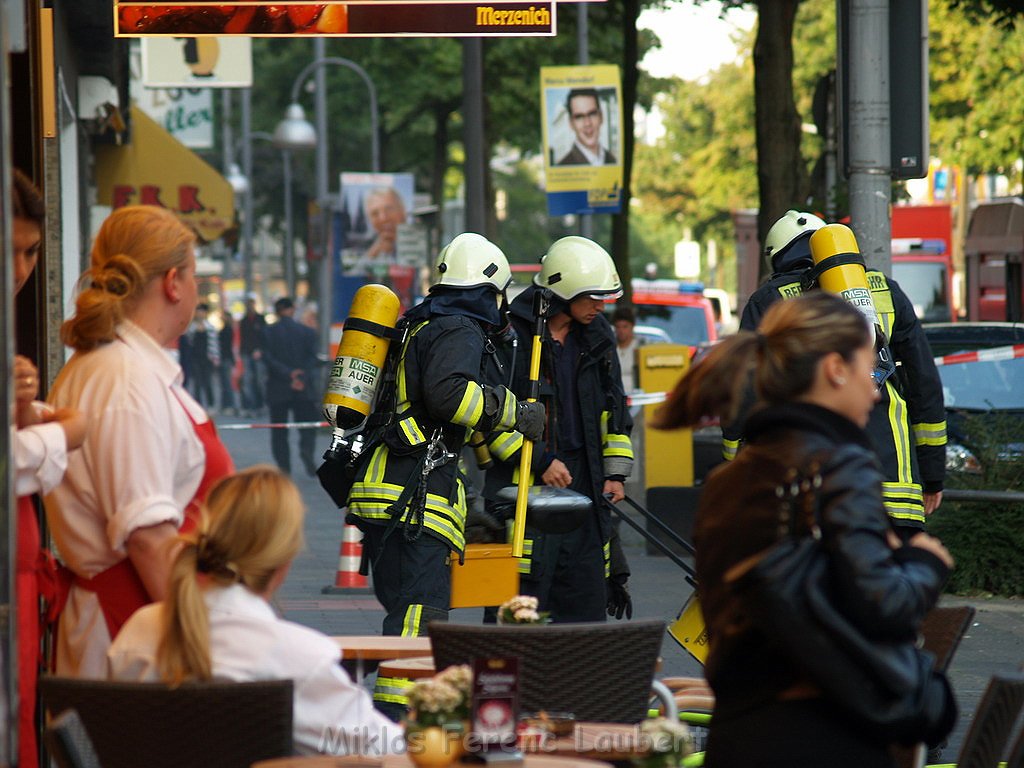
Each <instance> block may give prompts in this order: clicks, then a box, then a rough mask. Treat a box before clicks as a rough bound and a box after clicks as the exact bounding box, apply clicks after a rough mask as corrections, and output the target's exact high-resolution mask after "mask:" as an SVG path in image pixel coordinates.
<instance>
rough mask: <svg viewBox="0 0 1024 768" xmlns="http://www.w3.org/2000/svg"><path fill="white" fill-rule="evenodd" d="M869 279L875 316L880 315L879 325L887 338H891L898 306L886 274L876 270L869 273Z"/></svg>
mask: <svg viewBox="0 0 1024 768" xmlns="http://www.w3.org/2000/svg"><path fill="white" fill-rule="evenodd" d="M867 279H868V288H869V289H870V290H871V303H872V304H874V305H875V314H876V315H878V324H879V325H880V326H881V327H882V331H883V332H884V333H885V335H886V337H889V336H891V335H892V328H893V325H894V324H895V322H896V306H895V305H894V304H893V301H892V291H890V290H889V283H888V281H887V280H886V279H885V275H884V274H882V273H881V272H876V271H874V270H872V271H869V272H868V273H867Z"/></svg>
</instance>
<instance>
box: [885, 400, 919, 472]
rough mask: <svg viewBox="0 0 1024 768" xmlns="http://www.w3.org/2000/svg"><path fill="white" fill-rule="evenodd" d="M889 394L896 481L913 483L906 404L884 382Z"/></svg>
mask: <svg viewBox="0 0 1024 768" xmlns="http://www.w3.org/2000/svg"><path fill="white" fill-rule="evenodd" d="M885 387H886V390H887V391H888V394H889V428H890V429H891V430H892V438H893V445H894V447H895V448H896V481H897V482H899V483H905V484H909V483H913V482H914V476H913V474H912V473H911V463H910V451H911V447H910V432H909V430H910V427H909V425H908V423H907V403H906V401H905V400H904V399H903V398H902V397H900V394H899V392H897V391H896V388H895V387H893V385H892V383H891V382H888V381H887V382H885Z"/></svg>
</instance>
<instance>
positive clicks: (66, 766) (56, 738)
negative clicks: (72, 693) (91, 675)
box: [43, 709, 102, 768]
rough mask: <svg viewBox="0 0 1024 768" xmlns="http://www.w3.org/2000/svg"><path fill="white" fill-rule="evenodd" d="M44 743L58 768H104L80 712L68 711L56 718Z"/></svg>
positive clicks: (46, 732)
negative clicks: (79, 714)
mask: <svg viewBox="0 0 1024 768" xmlns="http://www.w3.org/2000/svg"><path fill="white" fill-rule="evenodd" d="M43 741H44V742H45V743H46V751H47V752H49V753H50V757H51V758H52V760H53V762H54V764H55V765H56V766H57V768H102V766H101V763H100V759H99V758H98V757H97V756H96V750H95V749H94V748H93V746H92V739H90V738H89V734H88V732H86V730H85V726H84V725H82V718H81V717H79V716H78V710H75V709H68V710H65V711H64V712H62V713H61V714H60V715H58V716H57V717H56V718H54V720H53V722H51V723H50V724H49V725H48V726H46V731H45V732H44V733H43Z"/></svg>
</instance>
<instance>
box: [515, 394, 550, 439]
mask: <svg viewBox="0 0 1024 768" xmlns="http://www.w3.org/2000/svg"><path fill="white" fill-rule="evenodd" d="M546 421H547V414H545V413H544V404H543V403H526V402H520V403H519V407H518V410H517V411H516V429H517V430H518V431H519V432H520V433H522V435H523V437H525V438H526V439H527V440H533V441H534V442H536V441H537V440H540V439H541V438H542V437H544V424H545V422H546Z"/></svg>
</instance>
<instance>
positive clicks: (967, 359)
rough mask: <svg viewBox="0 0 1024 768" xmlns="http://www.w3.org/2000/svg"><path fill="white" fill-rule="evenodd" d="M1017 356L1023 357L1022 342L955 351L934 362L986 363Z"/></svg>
mask: <svg viewBox="0 0 1024 768" xmlns="http://www.w3.org/2000/svg"><path fill="white" fill-rule="evenodd" d="M1017 357H1024V344H1014V345H1013V346H1010V347H993V348H992V349H977V350H975V351H973V352H957V353H956V354H955V355H945V356H944V357H936V358H935V364H936V365H959V364H960V363H988V362H992V361H994V360H1013V359H1014V358H1017Z"/></svg>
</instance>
